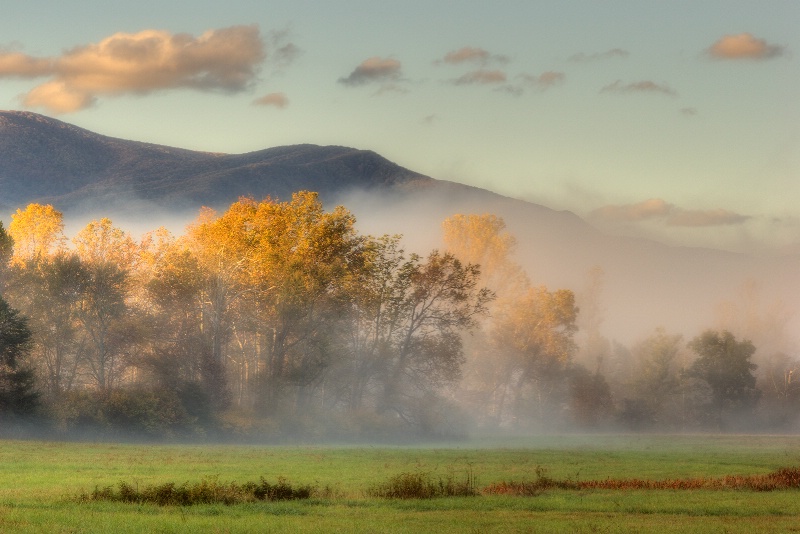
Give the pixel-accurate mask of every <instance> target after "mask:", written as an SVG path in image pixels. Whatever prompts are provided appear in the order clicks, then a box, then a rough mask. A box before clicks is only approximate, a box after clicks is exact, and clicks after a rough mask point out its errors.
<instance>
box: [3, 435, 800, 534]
mask: <svg viewBox="0 0 800 534" xmlns="http://www.w3.org/2000/svg"><path fill="white" fill-rule="evenodd" d="M787 466H800V437H794V436H652V435H648V436H641V435H631V436H620V435H614V436H611V435H609V436H606V435H600V436H596V435H586V436H563V437H536V438H526V439H523V438H517V439H514V440H510V441H504V442H499V441H489V440H483V441H480V440H479V441H471V442H463V443H458V444H449V445H442V446H430V445H426V446H425V447H424V448H416V447H388V446H374V447H371V446H339V447H337V446H297V447H288V446H287V447H267V446H228V445H226V446H219V445H126V444H98V443H50V442H28V441H0V532H114V533H124V532H437V533H445V532H748V533H751V532H800V490H781V491H770V492H756V491H750V490H733V489H725V490H709V489H702V490H582V491H574V490H546V491H544V492H542V493H540V494H538V495H536V496H533V497H518V496H496V495H481V496H475V497H447V498H435V499H427V500H418V499H414V500H387V499H380V498H376V497H370V496H368V490H369V488H371V487H374V486H375V485H378V484H381V483H384V482H385V481H386V480H387V479H389V478H390V477H391V476H394V475H397V474H401V473H427V474H430V475H431V476H432V477H434V478H436V477H455V478H459V477H463V476H465V475H466V474H467V473H472V475H473V476H474V477H475V478H476V485H477V486H478V487H479V488H480V487H484V486H487V485H489V484H491V483H494V482H499V481H516V482H519V481H526V480H534V479H535V478H536V476H537V474H536V473H537V469H538V471H539V472H541V469H542V468H543V469H545V470H546V472H547V475H548V476H550V477H552V478H557V479H569V480H598V479H607V478H615V479H620V478H639V479H649V480H663V479H675V478H695V477H721V476H725V475H753V474H762V473H769V472H771V471H774V470H776V469H778V468H780V467H787ZM261 476H263V477H265V478H266V479H268V480H276V479H277V478H278V477H285V478H286V479H288V480H289V481H290V482H291V483H292V484H308V485H312V486H314V487H316V488H318V489H319V490H320V491H319V493H317V494H316V495H315V496H313V497H312V498H311V499H309V500H302V501H278V502H255V503H246V504H237V505H232V506H226V505H222V504H209V505H197V506H184V507H178V506H166V507H159V506H156V505H149V504H124V503H115V502H102V501H97V502H94V501H93V502H79V499H78V496H79V495H80V494H81V493H86V492H91V491H92V490H93V489H94V488H96V487H100V488H102V487H106V486H115V485H117V484H118V483H119V482H121V481H124V482H127V483H129V484H134V485H141V486H146V485H155V484H163V483H167V482H175V483H177V484H181V483H183V482H192V483H193V482H197V481H200V480H201V479H203V478H216V479H217V480H219V481H223V482H224V481H229V482H230V481H236V482H246V481H258V480H259V477H261ZM325 488H327V490H326V491H324V492H323V491H322V490H323V489H325Z"/></svg>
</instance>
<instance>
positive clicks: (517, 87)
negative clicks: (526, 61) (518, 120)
mask: <svg viewBox="0 0 800 534" xmlns="http://www.w3.org/2000/svg"><path fill="white" fill-rule="evenodd" d="M565 78H566V76H565V75H564V73H563V72H555V71H547V72H543V73H541V74H539V75H536V74H519V75H517V76H516V77H515V78H514V80H515V82H516V83H513V84H508V85H504V86H502V87H499V88H498V89H497V90H498V91H504V92H506V93H508V94H510V95H513V96H522V95H523V94H525V91H526V90H528V89H530V90H533V91H538V92H541V91H545V90H547V89H550V88H551V87H554V86H556V85H560V84H562V83H563V82H564V79H565Z"/></svg>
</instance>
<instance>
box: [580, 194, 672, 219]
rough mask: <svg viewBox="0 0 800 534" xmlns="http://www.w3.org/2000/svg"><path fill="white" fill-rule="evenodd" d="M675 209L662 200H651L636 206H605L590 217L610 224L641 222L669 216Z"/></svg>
mask: <svg viewBox="0 0 800 534" xmlns="http://www.w3.org/2000/svg"><path fill="white" fill-rule="evenodd" d="M674 209H675V207H674V206H673V205H672V204H669V203H667V202H665V201H664V200H661V199H660V198H651V199H648V200H645V201H643V202H638V203H636V204H625V205H610V206H603V207H602V208H598V209H596V210H594V211H593V212H592V213H591V214H590V216H591V217H592V218H594V219H601V220H604V221H609V222H639V221H644V220H647V219H653V218H657V217H665V216H667V215H669V213H670V212H672V210H674Z"/></svg>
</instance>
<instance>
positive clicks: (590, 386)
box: [568, 365, 614, 428]
mask: <svg viewBox="0 0 800 534" xmlns="http://www.w3.org/2000/svg"><path fill="white" fill-rule="evenodd" d="M568 376H569V408H570V413H571V415H572V419H573V421H574V422H575V423H577V424H578V425H579V426H581V427H583V428H593V427H600V426H602V425H603V424H607V423H609V422H611V417H612V414H613V410H614V404H613V401H612V398H611V388H610V387H609V385H608V382H606V379H605V377H604V376H603V375H602V374H601V373H600V371H599V370H598V371H595V372H594V373H592V372H590V371H589V370H588V369H586V368H585V367H584V366H582V365H574V366H572V368H570V370H569V373H568Z"/></svg>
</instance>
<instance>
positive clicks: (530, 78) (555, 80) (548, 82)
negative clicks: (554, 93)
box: [520, 71, 565, 90]
mask: <svg viewBox="0 0 800 534" xmlns="http://www.w3.org/2000/svg"><path fill="white" fill-rule="evenodd" d="M520 78H521V79H522V80H523V82H524V84H525V85H527V86H530V87H533V88H535V89H541V90H543V89H548V88H550V87H553V86H554V85H558V84H560V83H562V82H563V81H564V78H565V76H564V73H563V72H554V71H547V72H543V73H541V74H540V75H539V76H535V75H531V74H522V75H520Z"/></svg>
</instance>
